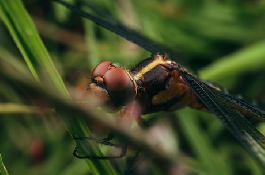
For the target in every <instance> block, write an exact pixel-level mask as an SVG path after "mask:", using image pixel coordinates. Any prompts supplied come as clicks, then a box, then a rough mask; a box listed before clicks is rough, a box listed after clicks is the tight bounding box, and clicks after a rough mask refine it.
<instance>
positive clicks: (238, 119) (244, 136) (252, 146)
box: [179, 70, 265, 168]
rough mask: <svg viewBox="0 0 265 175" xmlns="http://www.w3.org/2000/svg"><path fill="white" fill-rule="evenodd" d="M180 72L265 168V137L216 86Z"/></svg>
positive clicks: (206, 104)
mask: <svg viewBox="0 0 265 175" xmlns="http://www.w3.org/2000/svg"><path fill="white" fill-rule="evenodd" d="M179 72H180V75H181V76H182V77H183V79H184V81H185V82H186V83H187V84H188V85H189V87H190V88H191V89H192V90H193V92H194V93H195V94H196V95H197V96H198V98H199V99H200V100H201V101H202V103H203V104H204V105H205V106H206V107H207V108H208V109H209V110H210V111H212V113H214V114H215V115H216V116H217V118H219V119H220V120H221V122H222V123H223V124H224V125H225V126H226V127H227V128H228V130H229V131H230V132H231V133H232V134H233V135H234V137H235V138H236V139H237V140H238V141H239V142H240V143H241V144H242V145H243V146H244V147H245V148H246V149H247V150H248V151H249V152H250V153H251V155H252V156H253V157H254V158H255V159H256V160H257V161H258V163H259V164H260V165H261V167H262V168H265V137H264V136H263V135H262V134H261V133H260V132H259V131H258V130H257V129H256V128H255V127H254V126H253V125H252V124H251V123H250V122H249V121H248V120H247V119H246V118H245V117H244V116H243V115H242V114H241V113H240V112H239V111H238V110H236V109H235V108H234V107H233V106H232V105H231V101H230V100H228V99H227V98H226V96H223V95H221V94H220V93H219V91H218V90H216V89H214V88H209V86H208V85H207V84H205V83H204V82H202V81H201V80H199V79H198V78H196V77H194V76H193V75H190V74H188V73H187V72H186V71H182V70H179Z"/></svg>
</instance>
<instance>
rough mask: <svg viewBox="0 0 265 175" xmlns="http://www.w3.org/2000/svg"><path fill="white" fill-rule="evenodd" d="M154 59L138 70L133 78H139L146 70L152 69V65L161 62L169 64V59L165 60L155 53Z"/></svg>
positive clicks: (154, 65)
mask: <svg viewBox="0 0 265 175" xmlns="http://www.w3.org/2000/svg"><path fill="white" fill-rule="evenodd" d="M154 57H155V59H154V61H153V62H151V63H150V64H148V65H147V66H145V67H144V68H143V69H142V70H141V71H139V72H138V73H137V74H136V75H135V76H134V79H135V80H139V78H141V77H142V76H143V75H144V74H145V73H146V72H149V71H150V70H151V69H153V68H154V67H156V66H157V65H159V64H161V65H165V64H170V63H171V61H165V60H164V59H163V57H162V56H160V55H157V56H154Z"/></svg>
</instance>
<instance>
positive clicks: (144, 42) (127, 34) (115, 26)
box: [53, 0, 184, 63]
mask: <svg viewBox="0 0 265 175" xmlns="http://www.w3.org/2000/svg"><path fill="white" fill-rule="evenodd" d="M53 1H55V2H58V3H60V4H62V5H64V6H65V7H67V8H69V9H71V10H73V11H75V12H76V13H78V14H80V15H81V16H83V17H85V18H87V19H89V20H91V21H93V22H94V23H96V24H97V25H100V26H102V27H104V28H106V29H108V30H109V31H111V32H113V33H115V34H117V35H119V36H121V37H123V38H125V39H127V40H128V41H131V42H133V43H135V44H137V45H138V46H140V47H142V48H144V49H145V50H147V51H149V52H151V53H152V54H156V53H158V52H159V53H160V54H163V55H166V54H167V55H168V56H169V55H174V58H178V59H179V60H178V63H183V62H184V61H183V60H181V55H180V54H179V53H177V52H176V51H175V50H172V49H170V48H168V47H165V46H163V45H161V44H159V43H157V42H155V41H153V40H151V39H150V38H148V37H146V36H144V35H142V34H140V33H139V32H137V31H136V30H133V29H129V28H127V27H126V26H124V25H123V24H122V23H121V22H119V21H117V20H114V19H113V18H110V17H109V16H110V15H107V14H103V13H101V12H100V10H98V9H97V8H96V7H95V6H94V5H93V4H91V3H88V2H86V1H84V0H76V2H79V3H81V5H83V6H85V7H87V8H89V9H90V10H92V11H93V13H94V14H96V15H97V16H98V17H97V16H95V15H93V14H91V13H88V12H85V11H84V10H82V9H80V8H79V7H77V6H73V5H72V4H70V3H68V2H65V1H63V0H53ZM172 58H173V57H172Z"/></svg>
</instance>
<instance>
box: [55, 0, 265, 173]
mask: <svg viewBox="0 0 265 175" xmlns="http://www.w3.org/2000/svg"><path fill="white" fill-rule="evenodd" d="M54 1H56V2H58V3H60V4H62V5H64V6H65V7H67V8H69V9H71V10H73V11H75V12H77V13H78V14H80V15H81V16H83V17H85V18H87V19H89V20H91V21H93V22H94V23H96V24H97V25H99V26H101V27H103V28H106V29H108V30H109V31H111V32H113V33H116V34H117V35H119V36H121V37H123V38H125V39H127V40H129V41H131V42H133V43H135V44H137V45H139V46H140V47H142V48H144V49H145V50H147V51H149V52H150V53H151V56H150V57H149V58H147V59H144V60H143V61H141V62H140V63H138V64H137V65H136V66H135V67H133V68H132V69H131V70H130V71H127V70H125V69H123V68H120V67H119V66H117V65H116V64H113V63H111V62H110V61H104V62H101V63H100V64H98V65H97V66H96V67H95V69H94V70H93V72H92V77H91V80H92V82H91V83H90V84H89V85H88V90H89V91H90V92H93V93H94V94H95V95H96V96H99V97H100V99H101V101H102V104H103V106H108V108H104V109H105V110H106V111H107V112H118V111H119V110H120V109H122V112H121V114H120V116H121V118H122V117H123V116H124V115H125V113H126V111H134V116H133V117H134V119H135V120H136V121H137V122H138V123H139V124H143V125H144V123H145V121H144V120H143V119H142V118H141V115H142V114H150V113H155V112H158V111H173V110H178V109H181V108H183V107H185V106H189V107H191V108H194V109H198V110H204V111H208V112H211V113H213V114H214V115H215V116H216V117H217V118H218V119H219V120H220V121H221V122H222V123H223V125H224V126H225V127H226V128H227V129H228V130H229V131H230V133H231V134H232V135H233V136H234V137H235V138H236V139H237V140H238V142H239V143H240V144H241V145H242V146H243V147H244V148H245V149H246V150H247V151H248V152H249V153H250V155H251V156H252V157H253V158H254V159H255V160H256V161H257V162H258V163H259V165H260V166H261V167H262V168H263V169H265V137H264V135H263V134H261V133H260V132H259V131H258V130H257V129H256V128H255V127H254V126H253V125H252V124H251V123H250V122H249V121H248V119H247V118H246V116H251V117H255V118H258V119H261V120H265V111H263V110H261V109H259V108H258V107H257V106H254V105H252V104H249V103H247V102H245V101H244V100H242V99H240V98H237V97H234V96H232V95H230V94H228V93H226V92H225V91H223V90H222V88H220V87H219V86H216V85H214V84H213V83H210V82H206V81H203V80H201V79H199V78H198V77H197V76H195V75H193V74H191V73H190V72H189V71H188V70H186V68H185V67H184V66H182V65H181V64H178V61H177V59H179V57H180V55H179V54H178V53H177V52H175V51H174V50H171V49H169V48H167V47H165V46H163V45H161V44H158V43H156V42H154V41H152V40H151V39H149V38H148V37H146V36H144V35H142V34H140V33H138V32H137V31H135V30H133V29H130V28H127V27H125V25H123V24H122V23H121V22H119V21H117V20H113V19H112V18H109V17H108V16H106V15H105V14H103V13H102V12H100V11H99V10H97V9H96V8H95V7H94V6H93V5H92V4H90V3H88V2H85V1H82V0H78V2H80V3H81V4H82V5H84V6H86V7H88V8H89V9H90V10H92V11H93V14H92V13H88V12H86V11H84V10H82V9H80V8H78V7H77V6H74V5H72V4H69V3H67V2H65V1H63V0H54ZM94 14H96V15H97V16H96V15H94ZM124 97H126V98H124ZM127 113H128V112H127ZM129 115H130V114H129ZM126 117H127V118H128V117H129V118H130V117H132V116H128V115H127V116H126ZM113 137H114V135H112V134H110V135H108V136H107V137H106V138H105V139H93V138H92V137H82V138H75V139H81V140H82V139H90V140H94V141H96V142H98V143H100V144H105V145H109V146H114V147H121V148H122V149H123V150H124V149H126V146H124V145H122V144H115V143H112V142H110V141H111V140H112V139H113ZM125 154H126V151H122V153H121V154H120V155H118V156H116V157H114V158H120V157H123V156H125ZM74 155H75V156H76V157H79V158H90V159H93V158H98V159H107V158H111V157H107V156H105V157H94V156H84V157H82V156H79V155H78V152H77V151H76V150H75V152H74Z"/></svg>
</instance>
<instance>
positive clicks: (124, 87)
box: [104, 68, 136, 106]
mask: <svg viewBox="0 0 265 175" xmlns="http://www.w3.org/2000/svg"><path fill="white" fill-rule="evenodd" d="M104 82H105V84H106V88H107V91H108V93H109V94H110V96H111V98H112V100H113V101H114V102H115V103H117V104H119V105H122V106H124V105H126V104H128V103H130V102H132V100H134V98H135V96H136V92H135V85H134V83H133V81H132V80H131V78H130V76H129V74H128V73H127V72H126V71H125V70H124V69H122V68H113V69H110V70H108V71H107V72H106V74H105V75H104Z"/></svg>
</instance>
